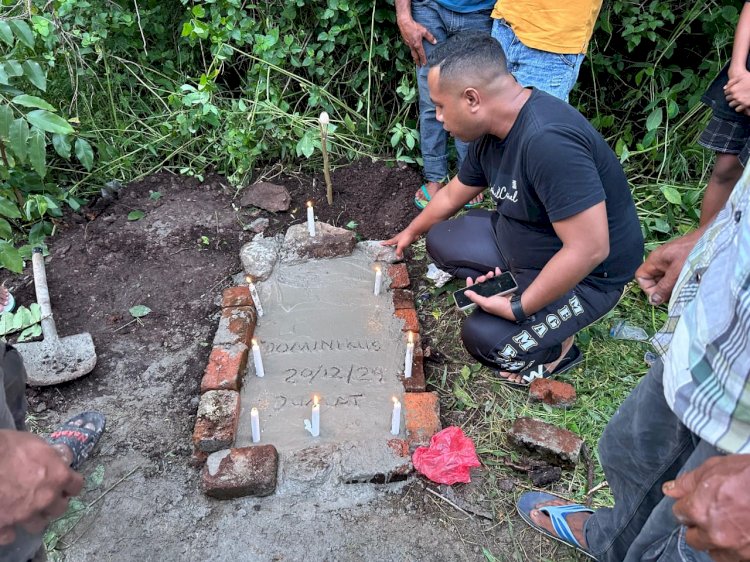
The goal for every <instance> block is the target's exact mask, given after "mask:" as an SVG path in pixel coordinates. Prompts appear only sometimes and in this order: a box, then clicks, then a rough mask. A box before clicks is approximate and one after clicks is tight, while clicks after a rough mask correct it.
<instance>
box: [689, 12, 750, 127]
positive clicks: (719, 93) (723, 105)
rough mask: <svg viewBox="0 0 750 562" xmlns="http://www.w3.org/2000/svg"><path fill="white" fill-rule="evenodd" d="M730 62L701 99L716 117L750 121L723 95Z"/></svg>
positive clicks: (749, 62)
mask: <svg viewBox="0 0 750 562" xmlns="http://www.w3.org/2000/svg"><path fill="white" fill-rule="evenodd" d="M747 2H750V0H745V2H744V4H746V3H747ZM731 62H732V61H731V60H730V61H729V62H727V63H726V64H725V65H724V68H722V69H721V71H719V74H718V75H717V76H716V78H714V80H713V82H711V85H710V86H709V87H708V89H707V90H706V91H705V93H704V94H703V95H702V96H701V101H702V102H703V103H705V104H706V105H707V106H708V107H710V108H711V109H712V110H713V112H714V115H715V116H716V117H720V118H722V119H725V120H727V121H738V122H744V123H750V117H748V116H747V115H745V114H744V113H737V112H736V111H735V110H734V109H732V108H731V107H729V102H728V101H727V98H726V96H725V95H724V86H726V85H727V82H729V64H730V63H731ZM745 68H747V69H748V70H750V53H748V55H747V60H746V61H745Z"/></svg>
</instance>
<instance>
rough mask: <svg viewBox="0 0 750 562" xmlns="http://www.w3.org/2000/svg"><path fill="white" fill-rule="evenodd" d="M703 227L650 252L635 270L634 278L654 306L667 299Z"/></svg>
mask: <svg viewBox="0 0 750 562" xmlns="http://www.w3.org/2000/svg"><path fill="white" fill-rule="evenodd" d="M704 230H705V227H703V228H700V229H698V230H696V231H694V232H691V233H690V234H686V235H685V236H681V237H680V238H675V239H674V240H671V241H670V242H667V243H666V244H664V245H662V246H659V247H658V248H656V250H654V251H653V252H651V253H650V254H649V256H648V258H646V261H645V262H643V263H642V264H641V267H639V268H638V269H637V270H636V272H635V279H636V281H638V284H639V285H640V286H641V289H643V292H644V293H646V296H647V297H648V302H649V303H651V304H653V305H654V306H656V305H660V304H661V303H663V302H666V301H668V300H669V297H670V296H671V294H672V289H674V286H675V283H677V278H678V277H679V276H680V271H682V266H683V265H684V264H685V260H686V259H687V257H688V255H689V254H690V251H691V250H692V249H693V246H695V243H696V242H697V241H698V238H700V237H701V235H702V234H703V231H704Z"/></svg>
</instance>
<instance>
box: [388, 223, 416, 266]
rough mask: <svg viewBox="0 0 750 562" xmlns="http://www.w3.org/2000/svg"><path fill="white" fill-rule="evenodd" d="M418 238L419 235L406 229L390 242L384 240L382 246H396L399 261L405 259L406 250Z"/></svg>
mask: <svg viewBox="0 0 750 562" xmlns="http://www.w3.org/2000/svg"><path fill="white" fill-rule="evenodd" d="M417 238H419V234H416V233H414V232H413V231H411V230H409V229H408V228H405V229H404V230H402V231H401V232H399V233H398V234H396V236H394V237H393V238H391V239H390V240H383V241H382V242H381V243H380V244H381V245H383V246H396V256H397V257H398V258H399V259H404V250H405V249H406V248H408V247H409V245H410V244H411V243H412V242H414V241H415V240H416V239H417Z"/></svg>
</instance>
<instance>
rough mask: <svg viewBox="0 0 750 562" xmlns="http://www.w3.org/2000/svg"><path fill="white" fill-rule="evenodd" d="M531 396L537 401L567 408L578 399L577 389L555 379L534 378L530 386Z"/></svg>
mask: <svg viewBox="0 0 750 562" xmlns="http://www.w3.org/2000/svg"><path fill="white" fill-rule="evenodd" d="M529 397H530V398H531V399H532V400H533V401H536V402H544V403H545V404H549V405H550V406H558V407H561V408H567V407H569V406H572V405H573V403H574V402H575V401H576V389H575V388H573V386H572V385H570V384H568V383H566V382H562V381H556V380H554V379H534V380H533V381H532V383H531V387H530V388H529Z"/></svg>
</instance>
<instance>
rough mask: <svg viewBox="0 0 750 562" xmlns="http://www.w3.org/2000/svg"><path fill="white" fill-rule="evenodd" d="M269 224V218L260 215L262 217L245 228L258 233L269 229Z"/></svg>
mask: <svg viewBox="0 0 750 562" xmlns="http://www.w3.org/2000/svg"><path fill="white" fill-rule="evenodd" d="M268 225H269V220H268V219H267V218H265V217H260V218H257V219H255V220H254V221H253V222H251V223H250V224H248V225H247V226H246V227H245V228H246V229H247V230H251V231H253V232H255V233H256V234H257V233H260V232H263V231H264V230H265V229H267V228H268Z"/></svg>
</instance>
